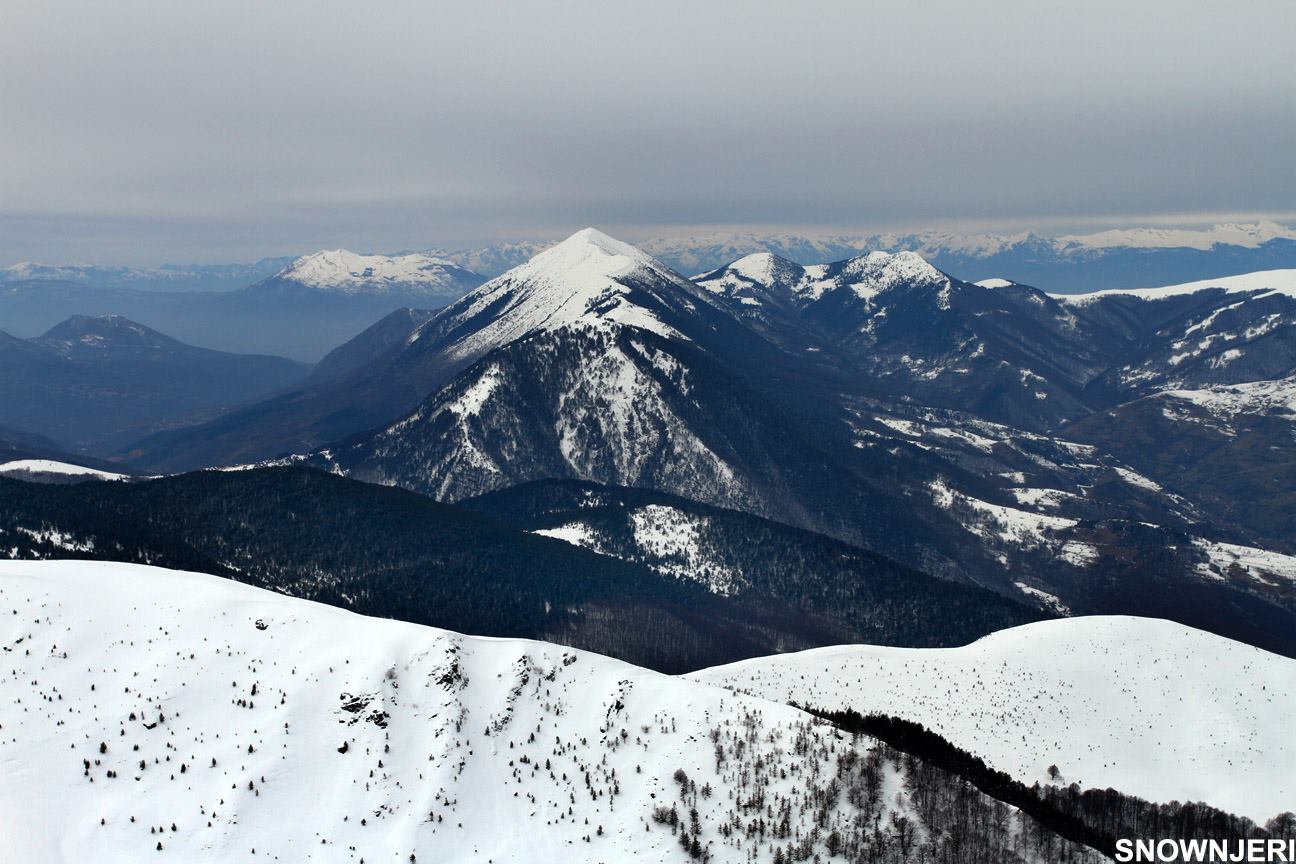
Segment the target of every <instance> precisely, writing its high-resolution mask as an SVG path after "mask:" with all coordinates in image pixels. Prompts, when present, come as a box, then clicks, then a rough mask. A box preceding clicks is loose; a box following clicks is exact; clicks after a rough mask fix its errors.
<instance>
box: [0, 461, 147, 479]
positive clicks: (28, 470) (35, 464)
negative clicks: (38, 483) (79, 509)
mask: <svg viewBox="0 0 1296 864" xmlns="http://www.w3.org/2000/svg"><path fill="white" fill-rule="evenodd" d="M23 474H58V475H63V476H69V477H86V478H93V479H96V480H125V479H126V475H125V474H117V473H115V472H112V471H100V470H99V469H97V468H87V467H85V466H84V465H73V464H71V463H69V462H58V461H55V460H53V459H15V460H13V461H12V462H5V463H3V464H0V475H19V476H20V477H21V475H23Z"/></svg>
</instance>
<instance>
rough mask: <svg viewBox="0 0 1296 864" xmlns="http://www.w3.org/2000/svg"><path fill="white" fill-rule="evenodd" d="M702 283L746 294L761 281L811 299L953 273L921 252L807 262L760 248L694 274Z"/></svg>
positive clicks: (929, 282) (921, 282)
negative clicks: (929, 259)
mask: <svg viewBox="0 0 1296 864" xmlns="http://www.w3.org/2000/svg"><path fill="white" fill-rule="evenodd" d="M694 281H695V282H696V284H697V285H699V286H701V287H702V288H705V289H706V290H708V291H710V292H712V293H714V294H722V295H727V296H730V297H739V298H740V299H741V298H742V296H743V293H744V289H746V288H748V287H750V286H752V285H756V286H760V287H762V288H767V289H775V290H778V291H781V292H784V293H786V294H788V295H790V296H791V297H792V298H793V299H795V300H797V301H799V302H801V303H810V302H813V301H815V300H818V299H820V298H821V297H823V296H825V295H826V294H829V293H831V292H833V291H836V290H838V289H842V288H844V289H846V290H849V291H851V292H853V293H854V294H855V295H856V296H857V297H860V298H861V299H865V300H868V299H872V298H874V297H876V296H878V295H879V294H882V293H883V292H885V291H887V290H889V289H892V288H895V287H897V286H900V285H913V286H929V287H933V288H938V289H944V288H948V287H949V285H950V284H951V283H950V278H949V277H948V276H946V275H945V274H944V273H942V272H941V271H939V270H937V269H936V268H935V267H933V266H932V265H931V264H929V263H928V262H927V260H926V259H925V258H923V257H922V256H921V255H919V254H917V253H916V252H895V253H890V252H881V251H876V250H875V251H872V252H869V253H867V254H864V255H859V256H857V257H854V258H849V259H846V260H845V261H840V262H837V263H835V264H813V265H810V266H805V267H803V266H801V265H800V264H796V263H794V262H792V261H788V260H787V259H785V258H780V257H779V256H777V255H773V254H770V253H768V252H757V253H753V254H751V255H746V256H744V257H742V258H739V259H737V260H736V261H733V262H732V263H730V264H728V265H727V266H725V267H722V268H720V269H719V270H715V271H712V272H710V273H703V274H701V275H699V276H696V277H694Z"/></svg>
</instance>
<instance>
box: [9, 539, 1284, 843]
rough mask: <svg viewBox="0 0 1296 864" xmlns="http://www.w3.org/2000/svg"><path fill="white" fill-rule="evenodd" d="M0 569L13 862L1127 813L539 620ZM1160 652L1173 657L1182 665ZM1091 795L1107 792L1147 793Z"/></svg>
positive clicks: (910, 839) (62, 566) (935, 833)
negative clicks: (400, 610) (656, 668)
mask: <svg viewBox="0 0 1296 864" xmlns="http://www.w3.org/2000/svg"><path fill="white" fill-rule="evenodd" d="M0 575H2V576H3V579H0V602H3V604H4V607H5V608H6V609H10V610H12V612H13V614H12V615H9V614H6V615H5V616H4V617H3V618H0V644H2V645H3V647H4V650H5V666H4V668H3V671H0V682H2V683H3V684H4V687H5V692H6V694H7V695H9V696H11V697H12V698H8V699H6V700H5V702H4V703H3V704H0V726H3V729H4V733H5V734H4V737H3V739H0V758H3V759H4V760H5V764H6V766H7V770H5V771H4V772H3V773H0V803H3V805H4V806H3V807H0V828H2V829H3V830H4V833H5V836H6V839H7V842H8V844H9V846H8V850H7V851H8V853H9V854H10V855H12V856H13V857H14V858H15V859H16V860H23V861H74V860H87V859H91V858H93V859H94V860H97V861H109V862H118V861H122V862H124V861H139V860H142V859H144V858H157V859H159V860H162V859H168V858H177V859H179V860H184V861H189V862H199V864H201V862H207V861H211V862H215V861H229V860H231V859H238V860H248V861H254V860H262V859H265V860H271V861H274V860H280V861H307V860H328V861H355V862H359V861H362V860H363V861H389V860H391V861H401V862H405V861H413V862H419V861H473V860H480V861H483V862H485V861H496V862H507V861H518V862H557V861H588V862H591V864H592V862H598V861H624V860H650V861H659V862H687V861H698V860H704V861H713V862H748V861H751V860H752V859H753V857H754V858H756V859H757V860H769V861H788V860H793V861H796V860H812V859H813V857H815V856H819V858H820V860H825V861H826V860H832V859H833V858H839V857H843V856H844V857H845V858H846V860H858V859H860V858H861V857H863V858H864V859H865V860H869V859H870V858H872V859H874V860H878V861H880V862H899V861H903V860H915V859H925V860H952V861H953V860H968V859H969V856H972V855H975V856H976V860H987V861H1001V862H1022V864H1024V862H1033V861H1043V860H1053V861H1066V862H1076V864H1080V862H1097V861H1100V860H1103V859H1104V857H1105V856H1110V855H1111V850H1112V846H1113V843H1114V840H1113V833H1112V832H1113V831H1119V830H1120V829H1121V828H1122V827H1123V825H1122V823H1104V824H1100V822H1099V820H1097V819H1095V818H1093V817H1092V816H1084V815H1079V814H1080V813H1081V812H1082V811H1078V810H1077V811H1075V812H1074V813H1073V812H1071V811H1064V810H1062V809H1061V807H1060V806H1059V804H1058V803H1055V800H1054V799H1053V798H1050V797H1048V796H1047V795H1046V794H1044V792H1043V791H1036V790H1032V789H1031V788H1029V787H1027V786H1023V785H1020V784H1018V785H1013V784H1011V783H1004V782H1003V781H1002V780H998V781H995V780H994V778H992V777H991V776H990V775H988V774H987V773H986V772H985V771H984V770H980V771H977V770H976V765H975V764H974V763H971V762H968V761H966V760H964V761H963V762H959V763H958V764H957V765H951V767H942V766H941V765H938V764H934V763H932V762H929V761H927V759H926V757H924V756H919V755H915V754H913V753H912V752H911V753H904V752H902V751H900V750H898V749H896V748H895V747H893V746H892V745H890V744H888V743H886V742H884V741H881V740H878V739H876V738H874V737H872V736H869V735H859V734H848V733H846V732H844V731H842V730H840V729H838V728H835V727H834V726H832V725H830V724H829V723H826V722H824V721H823V720H821V719H819V718H817V717H815V716H813V715H811V714H808V713H806V712H804V711H801V710H798V709H797V708H794V707H792V706H788V705H786V704H781V703H779V702H777V701H767V700H766V699H763V698H760V697H759V696H751V695H744V694H740V693H734V692H731V691H728V690H725V689H721V688H719V687H714V686H711V685H709V684H706V683H701V682H700V681H697V680H691V679H687V678H672V677H668V676H664V675H661V674H658V673H654V672H649V671H647V670H644V669H641V668H637V667H634V666H630V665H628V664H625V663H621V662H618V661H615V660H610V659H608V658H606V657H601V656H598V655H594V654H589V653H586V652H582V651H578V650H574V649H569V648H562V647H560V646H555V645H551V644H547V643H543V642H529V641H524V640H518V639H484V638H480V637H473V636H465V635H460V634H458V633H454V632H451V631H446V630H437V629H432V628H426V627H419V626H415V625H409V624H403V623H398V622H392V621H385V620H381V619H371V618H363V617H360V616H356V615H354V614H351V613H347V612H344V611H340V610H336V609H333V608H330V607H326V606H320V605H316V604H313V603H309V602H305V601H302V600H298V599H294V598H288V597H284V596H282V595H280V594H276V593H273V592H267V591H263V590H259V589H255V588H251V587H248V586H242V585H238V584H236V583H234V582H231V581H229V580H223V579H219V578H216V577H212V576H207V575H201V574H196V573H186V572H179V571H172V570H163V569H159V568H151V567H140V566H132V565H122V564H96V563H86V562H8V563H4V564H0ZM1009 632H1012V631H1009ZM1208 647H1209V646H1208ZM1166 660H1167V664H1168V665H1167V669H1166V672H1167V673H1168V674H1170V675H1174V674H1175V673H1176V671H1179V670H1180V669H1181V668H1182V667H1179V666H1177V665H1173V666H1172V665H1169V664H1174V663H1179V662H1186V661H1183V660H1182V659H1181V658H1172V657H1167V658H1166ZM1116 668H1117V671H1118V673H1119V674H1128V673H1129V672H1130V671H1131V670H1130V667H1129V666H1123V667H1116ZM829 669H830V670H831V669H832V667H831V666H830V667H829ZM1131 680H1132V679H1131ZM819 683H820V682H818V681H816V682H815V685H816V692H819V693H824V692H825V691H824V689H823V688H822V687H821V686H819ZM1023 696H1025V697H1026V698H1028V699H1029V694H1020V693H1018V692H1016V691H1011V692H1010V693H1008V694H1006V698H1007V699H1009V700H1010V701H1011V703H1012V706H1011V707H1010V708H1009V710H1015V708H1016V705H1017V703H1018V702H1019V700H1020V699H1021V698H1022V697H1023ZM1150 698H1151V702H1150V704H1149V705H1148V706H1147V707H1148V710H1149V711H1151V712H1152V713H1158V712H1160V711H1161V710H1162V709H1163V708H1169V707H1177V706H1178V703H1177V702H1176V701H1174V699H1173V692H1170V693H1154V694H1151V696H1150ZM1199 710H1200V711H1201V715H1202V716H1203V717H1206V718H1209V717H1212V716H1219V715H1217V714H1212V713H1211V712H1210V711H1209V710H1207V709H1199ZM1280 711H1281V707H1280V706H1277V705H1275V706H1272V707H1268V706H1266V716H1267V717H1268V718H1273V717H1275V716H1278V715H1279V712H1280ZM1220 713H1221V714H1222V712H1220ZM1031 731H1032V733H1034V732H1039V733H1043V734H1044V735H1046V736H1047V735H1048V734H1049V730H1048V729H1044V728H1040V729H1034V730H1031ZM1239 731H1240V730H1239ZM1229 734H1230V736H1231V735H1233V734H1234V733H1233V731H1232V730H1230V732H1229ZM1258 743H1260V742H1258ZM1269 743H1270V742H1268V741H1265V742H1262V746H1267V745H1268V744H1269ZM948 752H949V751H946V755H948ZM1211 758H1214V754H1213V753H1212V754H1211ZM952 769H955V770H952ZM969 769H971V770H969ZM957 770H963V771H966V772H967V773H966V774H960V773H957ZM1191 770H1192V769H1191V768H1189V767H1188V766H1177V770H1176V776H1178V777H1184V776H1185V775H1186V774H1188V773H1189V772H1190V771H1191ZM978 784H981V785H986V786H992V785H993V786H994V788H995V790H996V791H997V792H999V793H1000V794H1002V795H1004V796H1005V798H1008V799H1011V800H1010V801H1009V802H1007V803H1006V802H1005V800H1000V799H996V798H993V797H991V796H990V795H988V794H987V793H986V792H984V791H982V790H981V789H980V788H979V786H978ZM325 790H326V791H325ZM1107 794H1109V795H1110V796H1113V798H1112V800H1113V802H1114V803H1115V804H1117V805H1119V806H1120V808H1121V812H1122V813H1133V812H1138V808H1139V807H1143V808H1146V807H1147V806H1148V804H1147V802H1142V801H1137V800H1136V799H1129V798H1121V797H1119V793H1117V792H1116V791H1115V790H1110V792H1109V793H1107ZM1163 806H1168V809H1166V810H1164V811H1163V812H1166V813H1167V814H1168V816H1169V818H1171V819H1175V820H1176V823H1175V824H1176V825H1177V828H1175V829H1172V830H1174V831H1176V832H1181V833H1179V834H1178V836H1193V833H1194V832H1196V831H1200V830H1201V826H1202V825H1204V824H1205V823H1206V820H1207V819H1208V818H1210V817H1216V816H1217V817H1220V818H1217V819H1216V820H1215V822H1216V824H1227V825H1229V826H1230V831H1231V832H1233V835H1234V836H1242V837H1247V836H1259V837H1263V836H1267V835H1266V834H1265V833H1264V831H1263V829H1260V828H1259V827H1258V826H1257V825H1255V824H1254V823H1252V822H1250V821H1248V820H1245V819H1242V818H1236V817H1230V816H1228V814H1221V813H1218V812H1217V811H1210V810H1209V809H1208V808H1202V807H1193V808H1180V807H1179V805H1178V804H1175V805H1163ZM1180 814H1182V816H1183V818H1177V817H1178V816H1179V815H1180ZM1199 814H1201V816H1200V817H1199Z"/></svg>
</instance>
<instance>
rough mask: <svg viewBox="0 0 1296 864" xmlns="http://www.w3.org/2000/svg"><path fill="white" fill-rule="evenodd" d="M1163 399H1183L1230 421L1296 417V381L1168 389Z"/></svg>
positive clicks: (1281, 380) (1283, 380) (1294, 379)
mask: <svg viewBox="0 0 1296 864" xmlns="http://www.w3.org/2000/svg"><path fill="white" fill-rule="evenodd" d="M1156 398H1159V399H1164V400H1179V401H1183V402H1189V403H1191V404H1193V405H1197V406H1200V407H1202V408H1205V409H1206V410H1207V411H1208V412H1210V413H1211V414H1212V415H1213V416H1215V417H1218V418H1220V419H1222V420H1230V419H1232V418H1234V417H1236V416H1237V415H1239V414H1270V413H1273V414H1284V415H1288V416H1296V378H1281V379H1278V380H1276V381H1253V382H1250V383H1247V384H1234V385H1232V386H1226V387H1207V388H1204V389H1201V390H1165V391H1162V392H1161V393H1159V394H1157V397H1156Z"/></svg>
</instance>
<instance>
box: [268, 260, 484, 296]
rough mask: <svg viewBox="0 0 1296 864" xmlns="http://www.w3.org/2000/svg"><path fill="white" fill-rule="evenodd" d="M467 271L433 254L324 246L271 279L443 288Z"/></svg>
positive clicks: (345, 288) (364, 288)
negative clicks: (366, 251)
mask: <svg viewBox="0 0 1296 864" xmlns="http://www.w3.org/2000/svg"><path fill="white" fill-rule="evenodd" d="M465 277H467V278H468V279H471V277H472V274H471V272H470V271H467V270H464V269H463V268H462V267H459V266H458V265H456V264H454V263H453V262H451V261H449V260H447V259H445V258H440V257H437V256H434V255H427V254H424V253H421V252H412V253H409V254H407V255H393V256H388V255H359V254H357V253H355V252H349V251H347V250H346V249H326V250H322V251H320V252H314V253H311V254H310V255H303V256H302V257H300V258H298V259H297V260H295V261H293V263H292V264H290V265H289V266H287V267H285V268H284V269H283V270H280V271H279V272H278V273H276V274H275V275H274V276H273V277H271V278H273V279H276V280H281V281H286V282H296V283H298V284H301V285H307V286H309V287H312V288H318V289H322V290H326V291H333V292H338V293H347V294H352V293H362V292H372V291H383V290H387V289H389V288H390V287H392V286H400V287H421V286H422V287H427V288H431V289H438V290H440V291H443V290H444V289H446V288H451V287H454V286H458V285H462V284H463V283H464V281H465Z"/></svg>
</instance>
